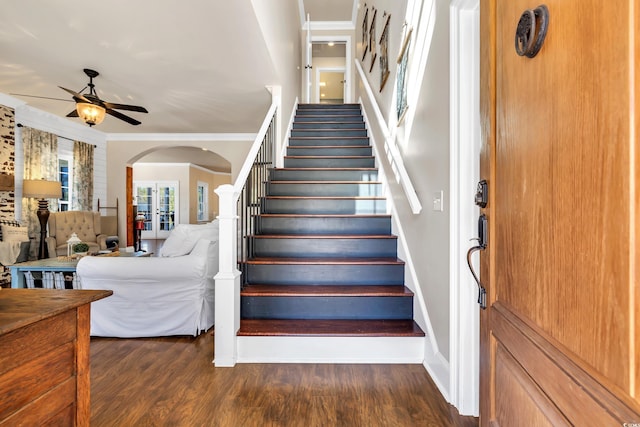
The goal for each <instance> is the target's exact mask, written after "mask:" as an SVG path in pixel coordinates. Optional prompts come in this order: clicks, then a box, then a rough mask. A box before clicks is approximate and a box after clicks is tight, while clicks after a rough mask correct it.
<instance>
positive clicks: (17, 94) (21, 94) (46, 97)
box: [9, 93, 74, 102]
mask: <svg viewBox="0 0 640 427" xmlns="http://www.w3.org/2000/svg"><path fill="white" fill-rule="evenodd" d="M9 95H13V96H26V97H27V98H40V99H52V100H54V101H65V102H74V101H73V99H64V98H51V97H49V96H37V95H25V94H23V93H10V94H9Z"/></svg>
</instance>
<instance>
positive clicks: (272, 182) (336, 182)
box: [265, 180, 382, 184]
mask: <svg viewBox="0 0 640 427" xmlns="http://www.w3.org/2000/svg"><path fill="white" fill-rule="evenodd" d="M265 182H270V183H271V184H382V181H318V180H314V181H299V180H290V181H265Z"/></svg>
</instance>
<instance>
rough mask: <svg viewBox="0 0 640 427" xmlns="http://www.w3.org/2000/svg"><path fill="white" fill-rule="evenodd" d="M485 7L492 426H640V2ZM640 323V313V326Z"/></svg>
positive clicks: (484, 348) (483, 396)
mask: <svg viewBox="0 0 640 427" xmlns="http://www.w3.org/2000/svg"><path fill="white" fill-rule="evenodd" d="M545 4H546V6H547V8H548V11H549V27H548V33H547V36H546V40H545V42H544V45H543V47H542V49H541V50H540V52H539V53H538V55H537V56H535V57H534V58H528V57H526V56H523V57H521V56H518V55H517V54H516V50H515V47H514V44H515V43H514V40H515V32H516V26H517V24H518V21H519V19H520V16H521V14H522V13H523V12H524V11H525V10H527V9H534V8H536V7H537V6H539V5H540V3H538V2H537V0H482V1H481V12H480V14H481V88H482V89H481V120H482V126H483V127H482V134H483V149H482V154H481V176H482V178H484V179H486V180H487V181H488V182H489V194H490V198H489V204H488V205H487V207H486V208H485V209H483V212H484V213H485V214H486V215H487V216H488V220H489V242H488V248H487V250H485V251H483V253H482V254H481V271H482V274H481V281H482V282H483V283H484V284H485V285H486V287H487V292H488V303H487V305H488V308H487V309H486V310H483V311H482V313H481V361H480V366H481V393H480V402H481V424H482V425H483V426H486V425H501V426H509V427H511V426H520V425H522V426H544V425H553V426H559V425H579V426H622V425H623V423H632V422H636V423H638V422H640V404H639V400H640V363H639V361H640V347H639V346H638V343H639V337H640V311H639V310H638V308H639V307H638V306H639V302H640V290H639V287H640V281H639V280H638V279H639V277H638V276H639V274H640V264H639V263H638V261H639V253H640V252H639V251H638V248H639V244H640V236H638V237H637V236H636V234H637V232H636V230H640V220H639V218H640V198H639V197H638V194H639V192H640V179H639V178H640V162H639V160H640V157H639V156H640V147H637V144H636V133H637V132H638V123H639V122H638V119H639V114H638V111H640V110H639V107H640V105H639V101H640V96H638V95H639V93H638V90H637V88H636V87H637V85H638V84H639V83H640V80H639V77H640V72H638V71H637V69H636V65H634V63H635V60H636V58H640V55H638V53H639V50H638V49H639V46H640V38H639V36H638V35H639V34H640V31H639V30H640V28H638V22H639V19H640V2H638V1H634V0H629V1H622V0H615V1H602V0H548V1H546V3H545ZM636 313H637V314H636Z"/></svg>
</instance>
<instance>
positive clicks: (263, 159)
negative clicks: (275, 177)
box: [214, 97, 280, 366]
mask: <svg viewBox="0 0 640 427" xmlns="http://www.w3.org/2000/svg"><path fill="white" fill-rule="evenodd" d="M279 102H280V100H279V99H278V98H277V97H275V98H274V99H273V100H272V104H271V107H270V108H269V111H268V112H267V114H266V116H265V119H264V121H263V122H262V126H261V127H260V130H259V131H258V134H257V136H256V138H255V140H254V141H253V145H252V146H251V149H250V150H249V153H248V154H247V158H246V160H245V162H244V164H243V165H242V169H240V173H239V174H238V176H237V178H236V181H235V183H234V184H233V185H230V184H226V185H221V186H220V187H218V188H216V190H215V192H216V194H217V195H218V197H219V211H220V214H219V215H218V222H219V230H220V231H219V241H218V244H219V256H218V274H216V276H215V280H216V287H215V327H216V333H215V336H214V350H215V354H214V363H215V365H216V366H234V365H235V363H236V359H237V343H236V333H237V331H238V329H239V328H240V287H241V281H244V278H243V275H244V273H245V271H244V270H246V269H245V267H244V266H245V263H244V261H246V260H247V259H249V258H250V257H251V255H252V251H253V238H252V235H253V234H254V232H255V231H256V230H255V227H256V225H257V224H256V221H257V215H258V214H260V212H261V211H262V204H263V200H264V199H263V198H264V196H265V195H266V194H267V181H268V174H269V169H270V168H272V167H273V165H274V159H275V156H274V151H275V149H276V148H275V147H276V145H277V144H276V139H277V129H276V127H277V112H278V105H279ZM239 265H240V268H241V270H243V271H240V270H238V267H239Z"/></svg>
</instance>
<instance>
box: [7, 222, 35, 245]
mask: <svg viewBox="0 0 640 427" xmlns="http://www.w3.org/2000/svg"><path fill="white" fill-rule="evenodd" d="M2 241H3V242H27V241H29V228H28V227H13V226H11V225H5V224H3V225H2Z"/></svg>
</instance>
